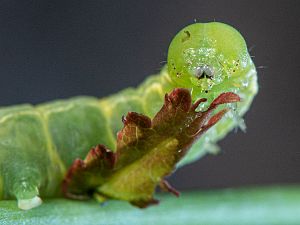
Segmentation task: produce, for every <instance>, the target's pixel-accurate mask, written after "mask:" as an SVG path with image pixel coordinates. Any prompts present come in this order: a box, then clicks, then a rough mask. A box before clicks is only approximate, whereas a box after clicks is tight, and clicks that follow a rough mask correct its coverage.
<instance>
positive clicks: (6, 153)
mask: <svg viewBox="0 0 300 225" xmlns="http://www.w3.org/2000/svg"><path fill="white" fill-rule="evenodd" d="M164 79H165V78H164V76H155V77H152V78H150V79H148V81H146V82H145V83H144V84H143V85H141V86H140V88H138V89H126V90H124V91H122V92H120V93H117V94H115V95H112V96H110V97H107V98H105V99H100V100H99V99H96V98H93V97H75V98H71V99H69V100H59V101H54V102H49V103H44V104H41V105H37V106H31V105H21V106H13V107H5V108H2V109H0V165H1V166H0V199H1V198H2V199H3V198H4V199H9V198H14V197H16V198H18V199H30V198H32V197H34V196H36V195H40V196H46V197H50V196H56V195H58V194H59V193H60V192H59V188H60V182H61V181H62V178H63V176H64V175H65V171H66V169H68V167H69V166H70V165H71V163H72V162H73V161H74V159H76V158H84V157H85V155H86V154H87V152H88V151H89V149H90V148H91V147H93V146H95V145H97V144H99V143H101V144H104V145H106V146H107V147H108V148H110V149H112V150H114V149H115V146H114V145H115V138H116V133H117V131H119V130H120V129H121V128H122V120H121V117H122V115H126V114H127V112H128V111H136V112H139V113H144V114H147V115H153V114H154V113H155V112H157V111H158V110H159V108H160V107H161V106H162V102H163V96H164V94H165V91H166V90H165V89H166V85H165V87H163V89H164V90H162V83H164V82H162V81H163V80H164ZM165 83H166V82H165ZM170 89H171V87H170Z"/></svg>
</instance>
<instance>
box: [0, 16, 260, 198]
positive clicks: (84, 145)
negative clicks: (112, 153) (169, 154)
mask: <svg viewBox="0 0 300 225" xmlns="http://www.w3.org/2000/svg"><path fill="white" fill-rule="evenodd" d="M187 31H188V33H187ZM201 65H208V66H210V67H211V68H213V71H214V76H213V77H212V78H211V79H209V78H203V79H198V78H197V77H196V76H195V71H196V69H197V68H198V67H199V66H201ZM176 87H184V88H188V89H190V90H191V93H192V97H193V101H194V100H196V99H198V98H200V97H201V98H203V97H204V98H207V99H208V103H210V102H211V101H212V99H214V98H215V97H217V96H218V95H219V94H221V93H223V92H229V91H231V92H235V93H237V94H238V95H239V96H240V97H241V98H242V102H240V103H238V104H237V106H236V105H232V108H236V110H232V111H231V113H228V114H227V116H225V117H224V118H223V119H222V120H221V121H220V122H219V123H217V124H216V125H215V126H214V127H213V128H211V129H210V130H209V131H208V132H207V133H205V134H204V135H203V136H202V137H201V138H200V139H199V140H198V142H196V143H195V144H194V145H193V147H192V148H191V149H190V151H189V153H188V154H187V155H186V156H185V158H184V159H183V160H182V161H181V162H180V163H179V165H178V166H181V165H184V164H187V163H190V162H192V161H194V160H196V159H198V158H199V157H201V156H202V155H204V154H205V153H207V152H215V151H216V149H217V147H216V145H215V143H216V142H217V141H218V140H220V139H222V138H223V137H224V136H225V135H226V134H227V133H228V132H229V131H231V130H232V129H233V128H234V127H236V126H239V125H241V126H242V122H241V121H242V119H241V117H242V116H243V115H244V113H245V112H246V111H247V110H248V108H249V106H250V104H251V102H252V100H253V97H254V96H255V94H256V93H257V79H256V70H255V66H254V64H253V62H252V60H251V58H250V56H249V53H248V51H247V46H246V44H245V41H244V39H243V37H242V36H241V35H240V34H239V33H238V31H236V30H235V29H234V28H232V27H230V26H228V25H226V24H222V23H217V22H212V23H195V24H192V25H190V26H188V27H186V28H184V29H183V30H182V31H180V32H179V33H178V34H177V35H176V36H175V38H174V39H173V41H172V43H171V44H170V47H169V53H168V67H164V68H163V69H162V71H161V72H160V74H158V75H154V76H151V77H149V78H148V79H147V80H146V81H144V82H143V83H142V84H141V85H140V86H139V87H137V88H128V89H126V90H123V91H121V92H119V93H117V94H114V95H112V96H109V97H107V98H102V99H100V100H99V99H97V98H94V97H75V98H71V99H68V100H58V101H54V102H49V103H44V104H40V105H37V106H32V105H18V106H11V107H3V108H1V109H0V199H13V198H17V199H18V200H20V199H31V198H33V197H34V196H41V197H59V196H61V193H60V185H61V181H62V179H63V177H64V175H65V173H66V171H67V169H68V168H69V166H70V165H71V164H72V162H73V161H74V159H76V158H81V159H83V158H84V157H85V156H86V154H87V152H88V151H89V149H90V148H91V147H93V146H95V145H97V144H99V143H101V144H104V145H105V146H107V147H108V148H109V149H112V150H113V149H115V143H116V133H117V132H118V131H119V130H120V129H121V128H122V121H121V117H122V115H126V114H127V112H129V111H135V112H138V113H142V114H145V115H148V116H150V117H153V116H154V115H155V113H157V111H158V110H159V109H160V108H161V106H162V104H163V98H164V95H165V93H169V92H170V91H171V90H173V89H174V88H176ZM207 105H208V104H204V105H203V107H206V106H207Z"/></svg>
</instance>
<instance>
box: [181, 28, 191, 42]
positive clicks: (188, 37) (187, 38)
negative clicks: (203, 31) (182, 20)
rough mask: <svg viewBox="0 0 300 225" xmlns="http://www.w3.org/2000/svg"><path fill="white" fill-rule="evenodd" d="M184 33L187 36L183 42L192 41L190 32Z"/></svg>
mask: <svg viewBox="0 0 300 225" xmlns="http://www.w3.org/2000/svg"><path fill="white" fill-rule="evenodd" d="M183 32H184V34H185V36H184V37H183V38H182V39H181V42H186V41H187V40H189V39H190V37H191V34H190V32H189V31H187V30H185V31H183Z"/></svg>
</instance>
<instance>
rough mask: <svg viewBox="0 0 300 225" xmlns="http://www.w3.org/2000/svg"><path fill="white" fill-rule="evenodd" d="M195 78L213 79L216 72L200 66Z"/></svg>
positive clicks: (208, 67)
mask: <svg viewBox="0 0 300 225" xmlns="http://www.w3.org/2000/svg"><path fill="white" fill-rule="evenodd" d="M195 76H196V77H197V78H198V79H199V80H200V79H203V78H208V79H212V78H213V76H214V70H213V69H212V68H211V67H210V66H207V65H204V66H199V67H198V68H197V69H196V71H195Z"/></svg>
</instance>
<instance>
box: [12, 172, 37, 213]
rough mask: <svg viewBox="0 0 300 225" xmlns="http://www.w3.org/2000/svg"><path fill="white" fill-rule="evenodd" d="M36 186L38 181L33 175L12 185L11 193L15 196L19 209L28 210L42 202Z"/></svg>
mask: <svg viewBox="0 0 300 225" xmlns="http://www.w3.org/2000/svg"><path fill="white" fill-rule="evenodd" d="M38 186H39V184H38V181H37V180H36V179H35V178H34V177H30V178H29V179H23V180H19V181H17V182H15V183H14V184H13V185H12V187H13V188H12V191H11V193H12V195H14V196H15V197H16V199H17V202H18V207H19V208H20V209H23V210H28V209H32V208H35V207H37V206H39V205H40V204H42V200H41V198H40V197H39V189H38Z"/></svg>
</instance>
